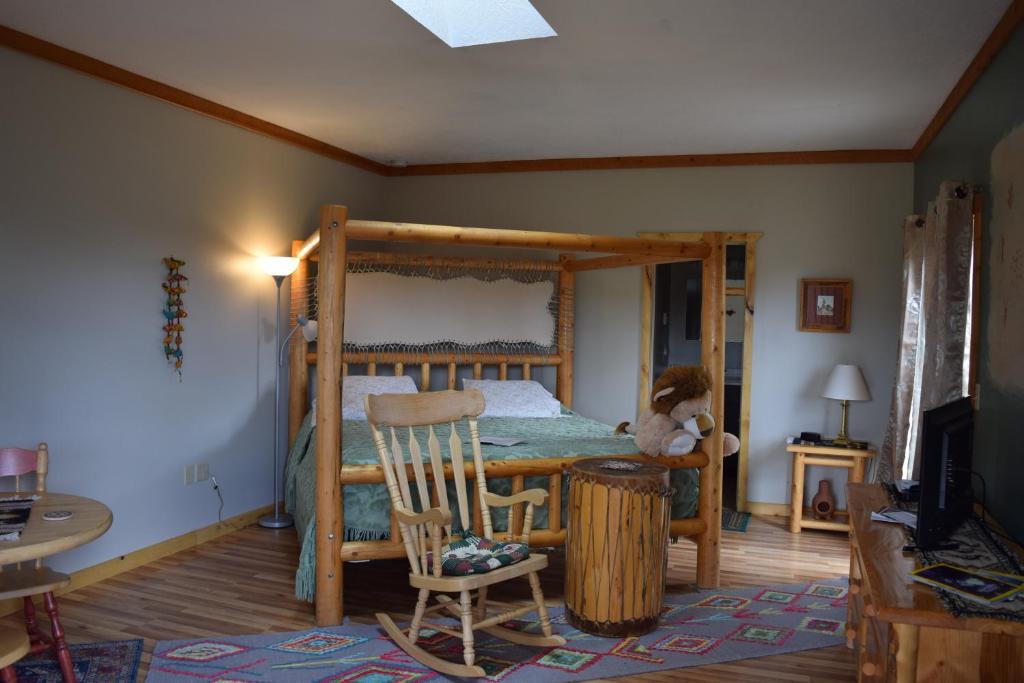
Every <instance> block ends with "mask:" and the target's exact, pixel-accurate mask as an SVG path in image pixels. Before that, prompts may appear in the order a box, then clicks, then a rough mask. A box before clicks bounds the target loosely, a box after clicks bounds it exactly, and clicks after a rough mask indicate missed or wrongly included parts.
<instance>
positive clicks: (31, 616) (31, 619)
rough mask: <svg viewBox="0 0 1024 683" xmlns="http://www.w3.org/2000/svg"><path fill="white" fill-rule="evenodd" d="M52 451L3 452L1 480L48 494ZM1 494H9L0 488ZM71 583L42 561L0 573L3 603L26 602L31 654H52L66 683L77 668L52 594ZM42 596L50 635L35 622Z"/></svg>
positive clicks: (0, 451) (42, 447)
mask: <svg viewBox="0 0 1024 683" xmlns="http://www.w3.org/2000/svg"><path fill="white" fill-rule="evenodd" d="M49 457H50V454H49V450H48V448H47V446H46V444H45V443H41V444H39V447H38V448H37V449H36V450H34V451H30V450H26V449H24V448H0V477H14V490H15V491H17V492H25V493H43V492H45V491H46V474H47V472H48V471H49V463H50V461H49ZM28 474H35V480H36V481H35V489H34V490H32V491H25V489H23V488H22V478H23V477H24V476H25V475H28ZM0 490H9V489H7V487H5V486H0ZM70 583H71V577H70V576H68V575H67V574H61V573H60V572H56V571H54V570H52V569H50V568H49V567H47V566H45V565H43V562H42V560H36V561H35V563H33V564H26V563H21V564H17V565H14V566H13V567H4V568H2V571H0V600H6V599H8V598H23V599H24V601H25V630H26V631H27V632H28V637H29V641H30V643H31V647H32V652H33V653H37V652H42V651H43V650H51V651H52V652H53V654H54V656H55V657H56V658H57V661H58V662H59V663H60V670H61V674H62V675H63V677H64V681H65V683H75V681H76V680H77V679H76V678H75V670H74V666H73V665H72V663H71V652H70V651H69V650H68V644H67V641H66V640H65V638H64V629H63V627H62V626H61V624H60V616H59V614H58V613H57V601H56V600H55V599H54V597H53V594H54V592H55V591H58V590H60V589H62V588H65V587H66V586H68V585H69V584H70ZM34 595H42V596H43V607H44V608H45V609H46V613H47V615H49V617H50V631H51V633H52V636H51V635H48V634H46V633H44V632H43V631H42V630H41V629H40V628H39V623H38V622H37V621H36V608H35V605H34V604H33V603H32V596H34Z"/></svg>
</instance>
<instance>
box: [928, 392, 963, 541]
mask: <svg viewBox="0 0 1024 683" xmlns="http://www.w3.org/2000/svg"><path fill="white" fill-rule="evenodd" d="M973 443H974V406H973V405H972V403H971V399H970V398H961V399H958V400H956V401H953V402H951V403H947V404H946V405H944V406H939V407H938V408H933V409H932V410H926V411H924V413H922V415H921V467H920V470H919V472H920V473H919V475H918V478H919V487H920V488H919V493H918V508H917V547H918V548H921V549H924V550H927V549H929V548H934V547H936V546H938V545H940V544H942V543H943V542H944V541H945V540H946V539H947V538H948V537H949V535H950V534H951V533H952V532H953V531H955V530H956V528H957V527H958V526H960V525H961V524H962V523H963V522H964V521H965V520H966V519H967V518H968V517H969V516H970V514H971V509H972V506H973V504H974V500H973V496H972V494H971V450H972V446H973Z"/></svg>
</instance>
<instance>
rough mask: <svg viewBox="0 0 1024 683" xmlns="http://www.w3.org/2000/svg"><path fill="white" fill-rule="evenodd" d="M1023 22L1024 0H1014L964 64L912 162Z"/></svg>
mask: <svg viewBox="0 0 1024 683" xmlns="http://www.w3.org/2000/svg"><path fill="white" fill-rule="evenodd" d="M1022 21H1024V0H1013V2H1012V3H1010V6H1009V7H1008V8H1007V9H1006V12H1005V13H1003V16H1002V18H1001V19H1000V20H999V23H997V24H996V27H995V28H994V29H993V30H992V33H990V34H989V36H988V38H987V39H986V40H985V43H984V44H983V45H982V46H981V49H980V50H978V54H976V55H975V56H974V59H972V60H971V63H970V64H968V65H967V69H965V70H964V73H963V75H962V76H960V80H959V81H957V82H956V85H954V86H953V89H952V90H951V91H950V92H949V95H947V96H946V100H945V101H944V102H943V103H942V106H941V107H939V110H938V111H937V112H935V116H934V117H932V120H931V123H929V124H928V126H927V127H926V128H925V129H924V131H923V132H922V133H921V137H919V138H918V139H917V142H916V143H914V147H913V148H912V149H911V150H910V152H911V158H912V160H914V161H916V160H917V159H918V157H920V156H921V154H923V153H924V151H925V150H926V149H928V145H930V144H931V143H932V140H934V139H935V136H936V135H938V134H939V131H941V130H942V128H943V126H945V125H946V123H948V122H949V119H950V118H951V117H952V116H953V112H955V111H956V110H957V108H959V106H960V103H961V102H963V101H964V98H965V97H967V93H969V92H970V91H971V88H973V87H974V84H975V83H977V82H978V79H979V78H981V75H982V74H983V73H985V70H986V69H988V65H989V64H991V63H992V60H993V59H995V57H996V55H997V54H999V51H1000V50H1002V49H1003V46H1004V45H1006V43H1007V41H1009V40H1010V38H1011V37H1012V36H1013V34H1014V32H1015V31H1016V30H1017V29H1018V28H1019V27H1020V25H1021V22H1022Z"/></svg>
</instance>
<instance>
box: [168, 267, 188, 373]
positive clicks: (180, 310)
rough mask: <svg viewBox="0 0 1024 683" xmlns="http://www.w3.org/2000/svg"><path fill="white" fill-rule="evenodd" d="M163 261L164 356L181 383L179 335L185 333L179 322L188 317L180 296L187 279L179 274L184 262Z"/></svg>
mask: <svg viewBox="0 0 1024 683" xmlns="http://www.w3.org/2000/svg"><path fill="white" fill-rule="evenodd" d="M163 261H164V265H165V266H167V279H165V280H164V281H163V282H162V283H161V286H162V287H163V288H164V293H165V294H167V301H165V302H164V310H163V314H164V320H165V324H164V356H166V358H167V363H168V365H170V364H171V363H173V364H174V370H175V372H177V373H178V381H181V366H182V360H183V358H184V353H183V352H182V350H181V344H182V342H183V341H184V340H183V339H182V337H181V333H182V332H184V331H185V326H184V325H182V324H181V321H182V320H184V319H185V318H187V317H188V312H187V311H186V310H185V304H184V303H183V302H182V300H181V295H182V294H184V293H185V283H186V282H187V281H188V278H187V277H185V276H184V275H182V274H181V269H182V267H184V265H185V262H184V261H182V260H181V259H176V258H174V257H173V256H168V257H167V258H165V259H164V260H163Z"/></svg>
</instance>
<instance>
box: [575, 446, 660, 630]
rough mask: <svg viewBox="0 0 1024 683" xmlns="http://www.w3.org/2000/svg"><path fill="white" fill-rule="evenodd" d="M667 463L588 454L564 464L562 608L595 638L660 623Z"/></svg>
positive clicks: (654, 627)
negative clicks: (565, 508)
mask: <svg viewBox="0 0 1024 683" xmlns="http://www.w3.org/2000/svg"><path fill="white" fill-rule="evenodd" d="M672 494H673V490H672V488H671V487H670V486H669V480H668V468H667V467H665V466H664V465H660V464H658V463H653V462H641V461H638V460H622V459H616V458H588V459H586V460H582V461H580V462H577V463H575V464H573V466H572V468H571V469H570V470H569V526H568V527H567V529H566V538H565V606H566V618H567V619H568V621H569V623H570V624H572V625H573V626H574V627H575V628H578V629H579V630H581V631H586V632H587V633H591V634H594V635H598V636H617V637H622V636H634V635H642V634H644V633H649V632H650V631H653V630H654V629H656V628H657V627H658V619H659V617H660V615H661V606H662V597H663V596H664V594H665V564H666V559H667V547H668V531H669V512H670V509H671V507H672Z"/></svg>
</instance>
